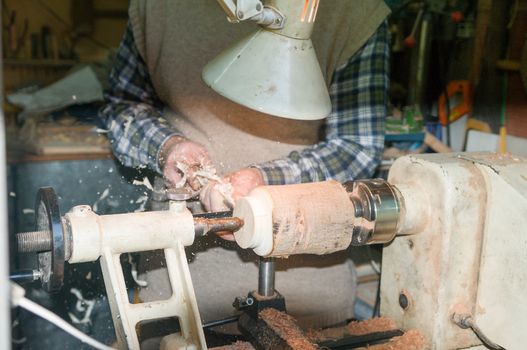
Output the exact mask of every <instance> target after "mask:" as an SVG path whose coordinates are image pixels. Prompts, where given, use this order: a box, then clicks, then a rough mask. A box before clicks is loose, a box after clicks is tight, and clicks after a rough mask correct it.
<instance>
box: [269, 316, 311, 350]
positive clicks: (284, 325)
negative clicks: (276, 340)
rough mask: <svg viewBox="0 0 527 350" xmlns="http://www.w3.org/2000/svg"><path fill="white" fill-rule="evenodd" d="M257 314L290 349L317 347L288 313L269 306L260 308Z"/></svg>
mask: <svg viewBox="0 0 527 350" xmlns="http://www.w3.org/2000/svg"><path fill="white" fill-rule="evenodd" d="M259 316H260V318H261V319H262V320H263V321H264V322H265V323H267V325H268V326H269V327H270V328H271V329H272V330H273V331H274V332H276V334H278V335H279V336H280V337H281V338H282V339H284V340H285V341H286V342H287V344H288V345H289V346H290V347H291V349H293V350H310V349H313V350H315V349H318V346H316V345H315V344H313V343H311V342H310V341H309V339H308V338H307V337H306V336H305V335H304V333H303V332H302V330H301V329H300V327H298V325H297V324H296V322H295V319H294V318H293V317H291V316H289V315H288V314H286V313H284V312H281V311H278V310H275V309H271V308H269V309H264V310H262V311H261V312H260V314H259Z"/></svg>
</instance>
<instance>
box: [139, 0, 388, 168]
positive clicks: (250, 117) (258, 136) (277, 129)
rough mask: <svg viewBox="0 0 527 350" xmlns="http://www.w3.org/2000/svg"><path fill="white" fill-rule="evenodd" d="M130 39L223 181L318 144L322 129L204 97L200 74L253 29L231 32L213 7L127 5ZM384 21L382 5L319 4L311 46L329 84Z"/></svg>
mask: <svg viewBox="0 0 527 350" xmlns="http://www.w3.org/2000/svg"><path fill="white" fill-rule="evenodd" d="M129 13H130V20H131V24H132V28H133V32H134V38H135V42H136V45H137V48H138V50H139V53H140V54H141V56H142V57H143V59H144V61H145V62H146V65H147V67H148V71H149V73H150V75H151V78H152V81H153V84H154V88H155V90H156V92H157V93H158V95H159V97H160V98H161V100H163V101H164V102H165V103H167V105H168V106H169V107H170V109H171V111H172V112H173V113H168V118H167V119H169V120H170V121H171V123H173V124H174V126H175V127H177V128H178V129H179V130H181V131H182V132H183V133H184V135H185V136H186V137H188V138H190V139H191V140H194V141H197V142H199V143H201V144H203V145H204V146H205V147H206V148H207V149H208V150H209V152H210V153H211V157H212V159H213V161H214V162H215V165H216V166H217V168H218V171H219V173H220V174H225V173H228V172H230V171H234V170H237V169H239V168H241V167H244V166H247V165H250V164H254V163H260V162H264V161H268V160H272V159H275V158H279V157H283V156H286V155H287V154H288V153H289V152H291V151H292V150H299V149H302V148H304V147H305V146H307V145H312V144H314V143H316V142H317V141H319V129H320V126H321V123H322V122H321V121H314V122H304V121H294V120H287V119H282V118H276V117H271V116H268V115H265V114H262V113H259V112H256V111H253V110H250V109H248V108H245V107H243V106H240V105H238V104H235V103H233V102H231V101H229V100H227V99H225V98H223V97H221V96H220V95H218V94H216V93H215V92H214V91H212V90H211V89H209V88H208V87H207V86H206V85H205V84H204V83H203V82H202V80H201V70H202V69H203V67H204V66H205V65H206V64H207V63H208V62H209V61H210V60H211V59H213V58H214V57H215V56H216V55H217V54H218V53H220V52H221V51H222V50H223V49H225V48H226V47H228V46H229V45H230V44H232V43H233V42H235V41H237V40H239V39H240V38H242V37H244V36H245V35H247V34H249V33H250V32H252V31H255V30H256V29H257V27H256V26H255V25H254V24H252V23H239V24H230V23H229V22H227V20H226V16H225V14H224V13H223V11H222V10H221V8H220V6H219V5H218V4H217V3H216V2H215V1H213V0H132V1H131V5H130V11H129ZM388 13H389V9H388V7H387V6H386V5H385V4H384V2H383V1H382V0H323V1H321V4H320V8H319V11H318V16H317V22H316V23H315V29H314V33H313V37H312V39H313V43H314V46H315V49H316V51H317V56H318V58H319V62H320V64H321V68H322V71H323V73H324V75H325V77H326V81H327V82H328V84H329V82H330V80H331V78H332V76H333V72H334V71H335V69H336V68H337V67H339V66H341V65H343V64H344V63H346V61H347V60H348V59H349V58H350V57H351V56H352V55H353V54H354V53H355V52H356V51H357V50H358V49H359V48H360V47H361V46H362V45H363V44H364V43H365V42H366V40H367V39H368V38H369V37H370V36H371V35H372V34H373V33H374V32H375V30H376V29H377V27H378V26H379V25H380V23H382V21H383V20H384V19H385V18H386V16H387V14H388Z"/></svg>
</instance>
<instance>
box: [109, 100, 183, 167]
mask: <svg viewBox="0 0 527 350" xmlns="http://www.w3.org/2000/svg"><path fill="white" fill-rule="evenodd" d="M99 114H100V116H101V117H103V118H104V121H105V124H106V127H107V129H108V137H109V139H110V142H111V145H112V150H113V153H114V154H115V156H116V157H117V158H118V159H119V161H121V162H122V163H123V164H124V165H126V166H130V167H148V168H150V169H152V170H155V171H157V172H159V173H161V169H160V165H159V152H160V150H161V149H162V148H163V145H164V143H165V142H167V141H168V140H169V139H170V138H171V137H172V136H180V133H178V132H177V131H175V130H174V129H173V128H172V126H171V125H169V124H168V122H167V121H166V120H165V119H164V118H163V117H162V115H161V113H160V112H159V110H158V109H156V108H155V107H153V106H151V105H148V104H144V103H134V102H121V103H109V104H108V105H106V106H105V107H103V109H101V111H100V113H99Z"/></svg>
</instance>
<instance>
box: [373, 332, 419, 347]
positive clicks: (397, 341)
mask: <svg viewBox="0 0 527 350" xmlns="http://www.w3.org/2000/svg"><path fill="white" fill-rule="evenodd" d="M425 347H426V340H425V338H424V337H423V335H422V334H421V333H420V332H419V331H417V330H415V329H412V330H409V331H407V332H406V333H404V334H403V335H401V336H400V337H394V338H392V339H391V340H390V341H389V342H388V343H384V344H379V345H373V346H370V347H368V350H401V349H404V350H423V349H425Z"/></svg>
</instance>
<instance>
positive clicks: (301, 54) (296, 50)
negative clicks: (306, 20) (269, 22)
mask: <svg viewBox="0 0 527 350" xmlns="http://www.w3.org/2000/svg"><path fill="white" fill-rule="evenodd" d="M202 78H203V80H204V81H205V83H206V84H207V85H208V86H210V87H211V88H212V89H214V90H215V91H216V92H217V93H219V94H220V95H222V96H224V97H226V98H228V99H230V100H232V101H234V102H236V103H239V104H241V105H244V106H246V107H248V108H251V109H254V110H256V111H259V112H262V113H266V114H270V115H274V116H277V117H283V118H289V119H300V120H317V119H323V118H325V117H327V116H328V115H329V113H330V111H331V101H330V99H329V94H328V90H327V87H326V82H325V80H324V77H323V75H322V71H321V69H320V65H319V63H318V59H317V57H316V54H315V50H314V48H313V44H312V42H311V39H293V38H290V37H287V36H283V35H278V34H275V33H273V32H270V31H267V30H263V29H260V30H258V31H257V32H255V33H254V34H251V35H249V36H248V37H246V38H244V39H242V40H241V41H239V42H237V43H236V44H234V45H233V46H232V47H230V48H228V49H226V50H225V51H223V52H222V53H221V54H220V55H219V56H217V57H216V58H215V59H214V60H212V61H211V62H209V63H208V64H207V65H206V66H205V68H204V69H203V72H202Z"/></svg>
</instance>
